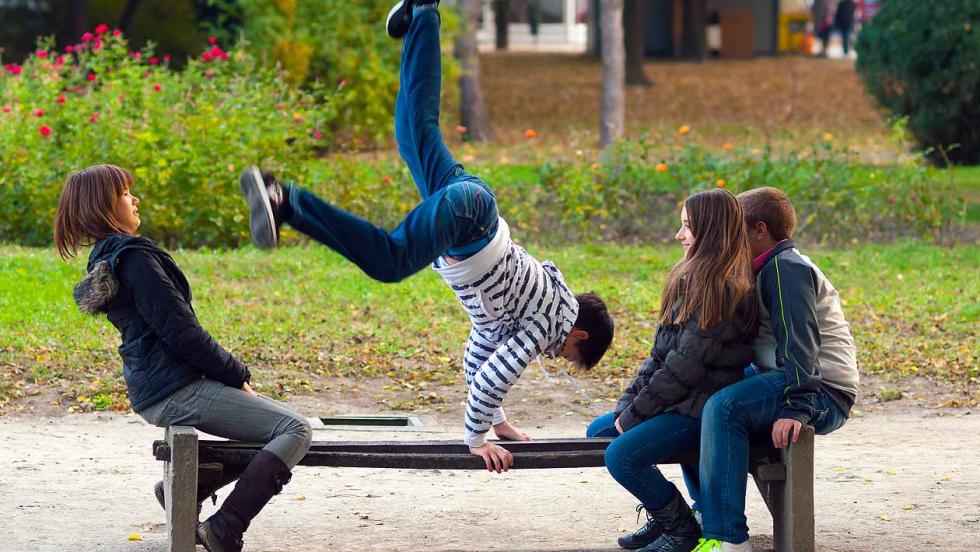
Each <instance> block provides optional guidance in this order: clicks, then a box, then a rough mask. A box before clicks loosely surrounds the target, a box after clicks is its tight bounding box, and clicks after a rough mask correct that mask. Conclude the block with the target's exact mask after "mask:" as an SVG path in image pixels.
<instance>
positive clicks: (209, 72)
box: [204, 69, 214, 79]
mask: <svg viewBox="0 0 980 552" xmlns="http://www.w3.org/2000/svg"><path fill="white" fill-rule="evenodd" d="M204 76H205V77H207V78H209V79H210V78H211V77H213V76H214V71H212V70H210V69H208V70H207V71H205V72H204Z"/></svg>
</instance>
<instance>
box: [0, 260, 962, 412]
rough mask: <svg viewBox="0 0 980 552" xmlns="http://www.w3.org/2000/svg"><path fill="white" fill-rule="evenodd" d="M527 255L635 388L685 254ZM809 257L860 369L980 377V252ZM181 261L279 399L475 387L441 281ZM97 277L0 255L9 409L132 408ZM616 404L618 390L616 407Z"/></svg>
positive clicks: (347, 269)
mask: <svg viewBox="0 0 980 552" xmlns="http://www.w3.org/2000/svg"><path fill="white" fill-rule="evenodd" d="M529 250H530V252H531V253H532V254H534V255H536V256H537V257H538V258H540V259H548V258H550V259H553V260H554V261H555V262H556V263H557V264H558V266H559V267H561V269H562V271H563V273H564V274H565V275H566V277H567V278H568V280H569V284H570V285H571V287H572V289H573V290H575V291H587V290H596V291H598V292H600V293H601V294H602V295H603V296H604V297H605V298H606V300H607V301H608V303H609V305H610V307H611V308H612V310H613V312H614V316H615V318H616V322H617V336H616V340H615V342H614V350H613V351H612V353H611V354H610V356H609V357H608V358H607V360H605V361H604V362H603V363H602V364H601V366H600V367H598V368H597V369H596V370H595V371H594V372H593V373H591V374H590V375H580V376H581V377H593V378H610V379H609V381H616V382H619V381H621V380H625V378H627V377H629V376H630V375H631V374H632V373H633V372H634V370H635V369H636V368H637V366H638V365H639V363H640V361H641V360H642V359H643V358H644V356H645V355H646V353H647V351H648V349H649V347H650V345H651V337H652V335H653V332H654V327H655V319H656V312H657V305H658V300H659V297H660V291H661V286H662V285H663V280H664V276H665V275H666V273H667V270H668V269H669V267H670V266H671V265H672V263H673V262H674V261H676V259H677V258H678V255H679V254H680V249H679V248H676V247H670V246H655V247H622V246H614V245H605V246H571V247H567V248H562V249H557V250H540V249H539V248H537V247H533V246H532V247H529ZM810 253H811V254H812V257H813V259H814V260H815V261H816V262H817V263H818V264H819V265H820V266H821V268H822V269H823V270H824V272H825V273H826V274H827V275H828V277H829V278H830V279H831V280H832V281H833V282H834V283H835V284H836V286H837V287H838V289H839V290H840V293H841V296H842V297H843V299H844V305H845V306H844V308H845V311H846V314H847V316H848V319H849V320H850V322H851V323H852V326H853V330H854V333H855V336H856V339H857V343H858V347H859V360H860V364H861V368H862V371H864V372H865V373H868V372H871V373H885V374H890V375H894V376H895V377H896V378H902V377H906V376H908V375H911V374H922V375H926V376H929V377H935V378H940V379H943V380H947V381H950V382H954V383H956V384H958V385H975V384H976V382H977V381H978V380H980V369H978V366H977V364H978V358H980V347H978V340H977V321H978V317H980V279H978V278H977V272H976V267H977V266H980V248H977V247H975V246H960V247H956V248H952V249H949V248H943V247H938V246H932V245H924V244H921V243H917V242H901V243H896V244H891V245H867V246H859V247H855V248H852V249H846V250H816V251H811V252H810ZM175 258H176V259H177V262H178V263H179V264H180V265H181V266H182V267H183V269H184V270H185V272H186V273H187V276H188V279H189V280H190V283H191V287H192V289H193V291H194V297H195V299H194V305H195V308H196V311H197V313H198V316H199V317H200V320H201V323H202V324H203V325H204V327H205V328H207V329H208V330H209V331H210V332H211V333H212V334H213V335H214V336H215V337H216V338H217V339H218V340H219V342H221V343H222V344H223V345H224V346H225V347H226V348H228V349H229V350H231V351H232V352H234V353H235V354H236V355H239V356H240V357H241V358H242V359H243V360H245V361H246V362H247V363H248V364H249V365H250V366H251V367H252V368H253V371H254V372H255V373H256V381H258V382H260V384H259V385H260V389H261V390H262V391H264V392H266V393H271V394H273V395H277V396H283V395H288V394H290V393H296V392H303V390H304V389H307V390H308V389H310V388H311V383H310V382H311V380H314V379H317V378H323V377H331V376H342V377H358V376H362V375H363V376H373V377H382V378H388V379H390V380H391V385H390V386H389V387H390V388H392V389H394V388H399V389H405V388H408V389H414V387H413V382H427V383H426V384H425V385H426V386H432V385H454V384H456V383H457V382H459V381H461V380H462V372H461V370H460V368H459V364H460V359H461V355H462V345H463V343H464V341H465V339H466V336H467V333H468V321H467V318H466V316H465V314H464V313H463V311H462V310H461V309H460V308H459V307H458V305H457V303H456V299H455V298H454V296H453V294H452V293H451V291H450V290H449V289H448V288H447V287H446V286H445V285H444V284H443V283H442V282H441V280H440V279H439V277H438V275H437V274H435V273H434V272H433V271H429V270H425V271H423V272H422V273H421V274H418V275H416V276H414V277H412V278H410V279H409V280H408V281H406V282H403V283H400V284H397V285H384V284H379V283H376V282H374V281H372V280H370V279H368V278H367V277H366V276H364V275H363V274H361V273H360V272H359V271H358V270H357V269H355V268H354V267H353V266H351V265H350V264H348V263H346V262H345V261H343V259H341V258H340V257H339V256H337V255H335V254H333V253H332V252H330V251H328V250H326V249H324V248H313V247H310V248H304V247H295V248H287V249H282V250H278V251H276V252H274V253H271V254H267V253H263V252H259V251H257V250H254V249H251V248H248V249H243V250H238V251H220V252H211V251H177V252H175ZM83 267H84V262H83V261H79V260H75V261H73V262H71V263H64V262H61V261H60V260H58V258H57V255H56V254H55V252H54V251H52V250H50V249H26V248H20V247H12V246H0V344H2V345H0V347H2V348H0V410H2V409H3V408H4V407H7V408H8V409H9V407H10V404H11V402H15V401H16V400H17V399H18V397H20V396H22V395H23V394H25V393H39V392H41V391H42V390H43V389H44V388H45V387H48V388H52V389H55V390H57V391H58V393H60V395H61V397H62V404H64V405H69V406H71V407H72V408H73V409H78V410H90V409H96V410H98V409H125V408H126V407H127V403H126V401H125V387H124V384H123V383H122V377H121V366H120V362H119V359H118V356H117V354H116V352H115V348H116V347H117V346H118V344H119V338H118V334H117V333H116V332H115V330H114V329H113V328H112V327H111V325H110V324H109V323H108V322H107V321H106V320H105V319H104V318H92V317H88V316H85V315H82V314H80V313H79V312H78V310H77V309H76V308H75V305H74V303H73V302H72V299H71V288H72V285H73V284H74V283H75V282H76V281H77V280H78V279H79V278H80V276H81V275H82V270H83ZM618 391H619V386H618V385H613V386H610V391H609V394H610V396H611V395H614V394H615V393H617V392H618Z"/></svg>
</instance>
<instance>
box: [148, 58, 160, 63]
mask: <svg viewBox="0 0 980 552" xmlns="http://www.w3.org/2000/svg"><path fill="white" fill-rule="evenodd" d="M158 63H160V60H159V59H157V58H155V57H152V58H150V65H156V64H158Z"/></svg>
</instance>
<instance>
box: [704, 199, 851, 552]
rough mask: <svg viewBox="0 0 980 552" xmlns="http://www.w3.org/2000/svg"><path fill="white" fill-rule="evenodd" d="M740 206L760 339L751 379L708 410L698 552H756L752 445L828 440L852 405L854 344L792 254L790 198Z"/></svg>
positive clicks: (829, 291)
mask: <svg viewBox="0 0 980 552" xmlns="http://www.w3.org/2000/svg"><path fill="white" fill-rule="evenodd" d="M738 201H739V204H740V205H741V206H742V209H743V211H744V212H745V223H746V225H747V226H748V230H749V242H750V245H751V247H752V255H753V257H754V258H755V260H754V261H753V266H752V268H753V270H754V271H755V274H756V292H757V293H758V295H759V300H760V305H759V307H760V308H759V319H760V326H759V335H758V337H757V338H756V340H755V343H754V348H755V363H754V368H753V369H750V370H748V371H747V376H748V377H746V379H743V380H742V381H740V382H738V383H736V384H734V385H731V386H729V387H726V388H725V389H722V390H721V391H719V392H718V393H716V394H715V395H713V396H712V397H711V398H710V399H709V400H708V403H707V404H706V405H705V408H704V414H703V417H702V426H701V462H700V470H699V472H700V482H692V481H689V482H688V483H689V484H688V487H689V489H692V490H699V491H700V492H699V494H700V496H695V497H693V498H695V501H696V503H697V506H696V507H699V508H700V511H701V515H702V521H703V525H704V530H703V537H704V538H702V539H701V545H700V546H699V547H698V548H697V551H698V552H711V551H716V550H717V551H723V552H728V551H739V552H742V551H751V550H752V545H751V544H750V543H749V533H748V526H747V525H746V519H745V486H746V478H747V475H746V474H747V473H748V461H749V455H748V450H749V440H750V439H751V438H752V437H753V436H755V435H758V434H760V433H762V434H771V436H772V442H773V445H775V446H776V448H783V447H786V446H788V445H789V444H790V443H795V442H796V440H797V439H798V438H799V435H800V431H801V429H802V427H803V424H808V425H811V426H813V428H814V430H815V431H816V433H817V434H818V435H825V434H827V433H830V432H832V431H834V430H836V429H837V428H839V427H841V426H842V425H843V424H844V422H845V421H847V416H848V414H849V413H850V410H851V406H852V405H853V404H854V399H855V397H856V395H857V385H858V369H857V360H856V355H855V347H854V339H853V338H852V337H851V331H850V326H849V325H848V323H847V320H845V319H844V313H843V311H842V309H841V304H840V297H839V296H838V294H837V290H836V289H835V288H834V286H833V285H832V284H831V283H830V281H829V280H828V279H827V277H826V276H824V274H823V272H821V271H820V269H819V268H817V267H816V265H814V264H813V262H812V261H811V260H810V259H809V258H808V257H806V256H805V255H803V254H802V253H800V252H799V250H797V249H796V246H795V244H794V243H793V241H792V239H791V237H792V235H793V230H794V229H795V227H796V212H795V211H794V209H793V206H792V204H790V202H789V198H787V197H786V194H784V193H783V192H781V191H780V190H777V189H775V188H757V189H754V190H749V191H747V192H744V193H742V194H740V195H739V196H738ZM685 475H687V476H690V474H689V473H685ZM695 494H697V493H695Z"/></svg>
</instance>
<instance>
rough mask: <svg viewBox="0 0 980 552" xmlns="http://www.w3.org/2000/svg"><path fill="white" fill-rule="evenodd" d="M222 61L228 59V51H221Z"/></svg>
mask: <svg viewBox="0 0 980 552" xmlns="http://www.w3.org/2000/svg"><path fill="white" fill-rule="evenodd" d="M221 61H228V54H227V53H225V52H221Z"/></svg>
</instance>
